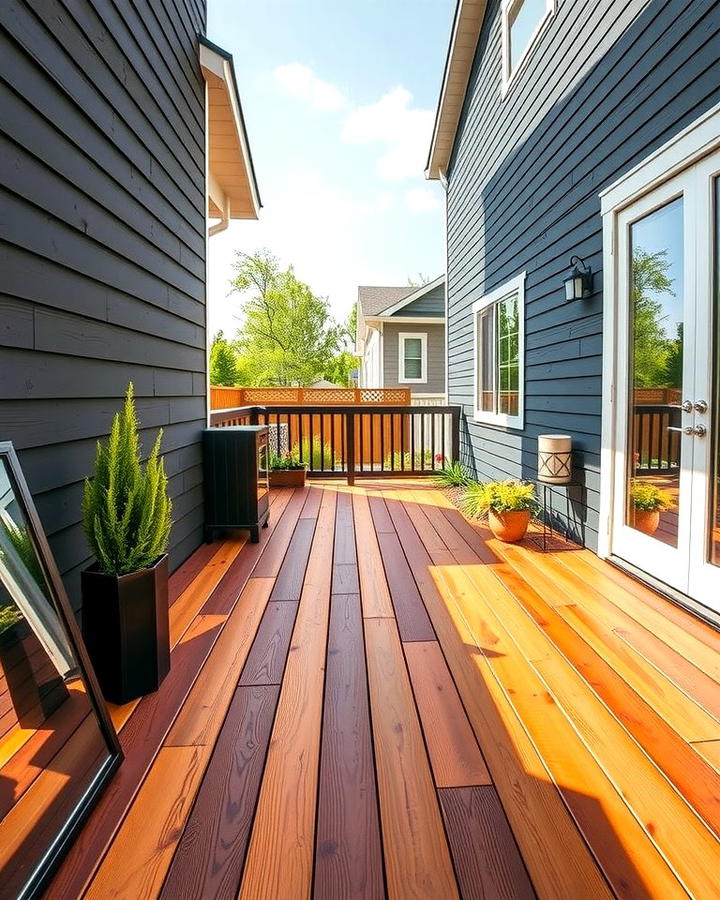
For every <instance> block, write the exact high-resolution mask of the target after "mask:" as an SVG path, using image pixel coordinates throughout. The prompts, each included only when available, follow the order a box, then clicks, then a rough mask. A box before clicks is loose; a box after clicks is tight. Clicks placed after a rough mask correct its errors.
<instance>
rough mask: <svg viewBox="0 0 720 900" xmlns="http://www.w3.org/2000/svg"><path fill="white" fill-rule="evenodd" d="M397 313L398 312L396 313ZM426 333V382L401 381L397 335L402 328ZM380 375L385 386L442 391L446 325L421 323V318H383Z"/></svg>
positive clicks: (414, 390) (417, 391) (427, 392)
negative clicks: (394, 321) (399, 377)
mask: <svg viewBox="0 0 720 900" xmlns="http://www.w3.org/2000/svg"><path fill="white" fill-rule="evenodd" d="M398 315H400V313H398ZM408 331H409V332H413V333H417V334H427V353H428V362H427V382H426V383H425V384H400V382H399V381H398V375H399V372H400V369H399V368H398V365H399V362H398V350H399V346H400V338H399V335H400V334H401V333H403V332H408ZM383 355H384V359H383V366H384V369H383V378H384V382H383V383H384V386H385V387H386V388H389V387H409V388H410V390H411V391H412V392H413V394H444V393H445V326H444V325H423V324H422V323H421V322H403V323H401V322H398V323H397V324H395V323H391V322H385V323H384V324H383Z"/></svg>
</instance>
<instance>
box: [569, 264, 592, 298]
mask: <svg viewBox="0 0 720 900" xmlns="http://www.w3.org/2000/svg"><path fill="white" fill-rule="evenodd" d="M570 265H571V266H574V268H573V270H572V275H571V276H570V277H569V278H566V279H565V299H566V300H567V301H568V302H570V301H571V300H582V299H583V297H589V296H590V295H591V294H592V269H591V268H590V266H586V265H585V263H584V262H583V260H582V259H580V257H579V256H573V257H572V258H571V259H570ZM580 267H582V268H580Z"/></svg>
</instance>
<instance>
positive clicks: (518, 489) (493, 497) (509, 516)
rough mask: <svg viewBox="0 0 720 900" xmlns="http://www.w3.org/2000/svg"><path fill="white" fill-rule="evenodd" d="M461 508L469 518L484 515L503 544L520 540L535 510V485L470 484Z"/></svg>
mask: <svg viewBox="0 0 720 900" xmlns="http://www.w3.org/2000/svg"><path fill="white" fill-rule="evenodd" d="M461 507H462V510H463V512H464V513H465V514H466V515H468V516H470V517H471V518H479V517H481V516H485V517H486V518H487V521H488V525H489V527H490V530H491V531H492V533H493V534H494V535H495V537H496V538H498V539H499V540H501V541H505V542H506V543H514V542H515V541H520V540H522V539H523V538H524V537H525V533H526V532H527V530H528V525H529V524H530V519H531V517H532V516H533V515H534V514H536V513H537V512H538V510H539V504H538V500H537V497H536V496H535V485H534V484H527V483H526V482H523V481H489V482H487V483H485V484H478V483H477V482H473V483H472V484H469V485H468V486H467V488H466V490H465V496H464V497H463V499H462V503H461Z"/></svg>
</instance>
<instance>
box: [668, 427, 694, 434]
mask: <svg viewBox="0 0 720 900" xmlns="http://www.w3.org/2000/svg"><path fill="white" fill-rule="evenodd" d="M667 430H668V431H679V432H680V434H695V429H694V428H693V427H692V425H686V426H685V427H684V428H678V427H677V426H675V425H668V426H667Z"/></svg>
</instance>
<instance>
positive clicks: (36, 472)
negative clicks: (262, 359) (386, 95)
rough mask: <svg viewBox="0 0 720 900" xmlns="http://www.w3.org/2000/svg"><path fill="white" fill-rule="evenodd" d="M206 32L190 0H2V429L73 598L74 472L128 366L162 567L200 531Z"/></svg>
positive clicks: (79, 476)
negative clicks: (153, 485)
mask: <svg viewBox="0 0 720 900" xmlns="http://www.w3.org/2000/svg"><path fill="white" fill-rule="evenodd" d="M30 7H32V9H31V8H30ZM204 30H205V4H204V2H199V0H114V2H108V0H43V2H42V3H33V4H26V3H20V2H11V0H0V123H1V124H0V348H2V349H1V350H0V359H1V365H0V398H1V399H0V439H4V440H12V441H13V442H14V444H15V446H16V448H17V449H18V451H19V454H20V459H21V462H22V464H23V467H24V470H25V474H26V477H27V479H28V482H29V485H30V488H31V490H32V492H33V494H34V496H35V501H36V503H37V507H38V510H39V513H40V516H41V519H42V521H43V525H44V527H45V529H46V531H47V533H48V535H49V537H50V543H51V546H52V549H53V551H54V553H55V556H56V559H57V562H58V565H59V567H60V570H61V572H62V573H63V575H64V577H65V580H66V584H67V587H68V590H69V593H70V596H71V599H72V601H73V604H74V605H75V608H76V609H77V608H78V606H79V590H78V584H79V577H78V576H79V572H80V570H81V568H82V567H83V566H84V565H86V564H87V561H88V556H89V554H88V549H87V545H86V543H85V540H84V537H83V534H82V530H81V527H80V499H81V496H82V480H83V478H84V476H85V475H86V474H88V473H89V472H90V471H91V468H92V462H93V458H94V451H95V442H96V440H97V439H98V438H100V437H103V436H105V435H106V434H107V433H108V432H109V428H110V423H111V420H112V416H113V414H114V413H115V412H116V411H117V410H118V409H119V408H120V405H121V402H122V397H123V394H124V391H125V388H126V385H127V382H128V381H130V380H132V381H133V382H134V385H135V392H136V396H137V398H138V402H137V406H138V414H139V418H140V421H141V423H142V426H143V432H142V440H143V446H144V450H145V452H148V451H149V449H150V446H151V444H152V441H153V440H154V437H155V435H156V433H157V429H158V427H160V426H161V427H162V428H163V429H164V439H163V450H164V452H165V464H166V467H167V471H168V474H169V476H170V492H171V494H172V497H173V503H174V516H173V517H174V520H175V524H174V526H173V530H172V536H171V549H170V560H171V566H172V567H176V566H177V565H178V564H179V563H180V562H181V561H182V560H183V559H184V558H185V557H187V556H188V555H189V553H190V552H191V551H192V550H193V549H194V548H195V547H196V546H197V545H198V544H199V543H200V541H201V539H202V529H201V526H202V471H201V454H200V444H199V440H200V432H201V429H202V428H203V427H204V425H205V415H206V380H205V371H206V358H205V357H206V335H205V318H206V317H205V174H204V173H205V151H204V147H205V99H204V98H205V85H204V79H203V77H202V73H201V71H200V67H199V64H198V57H197V34H198V32H204Z"/></svg>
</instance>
